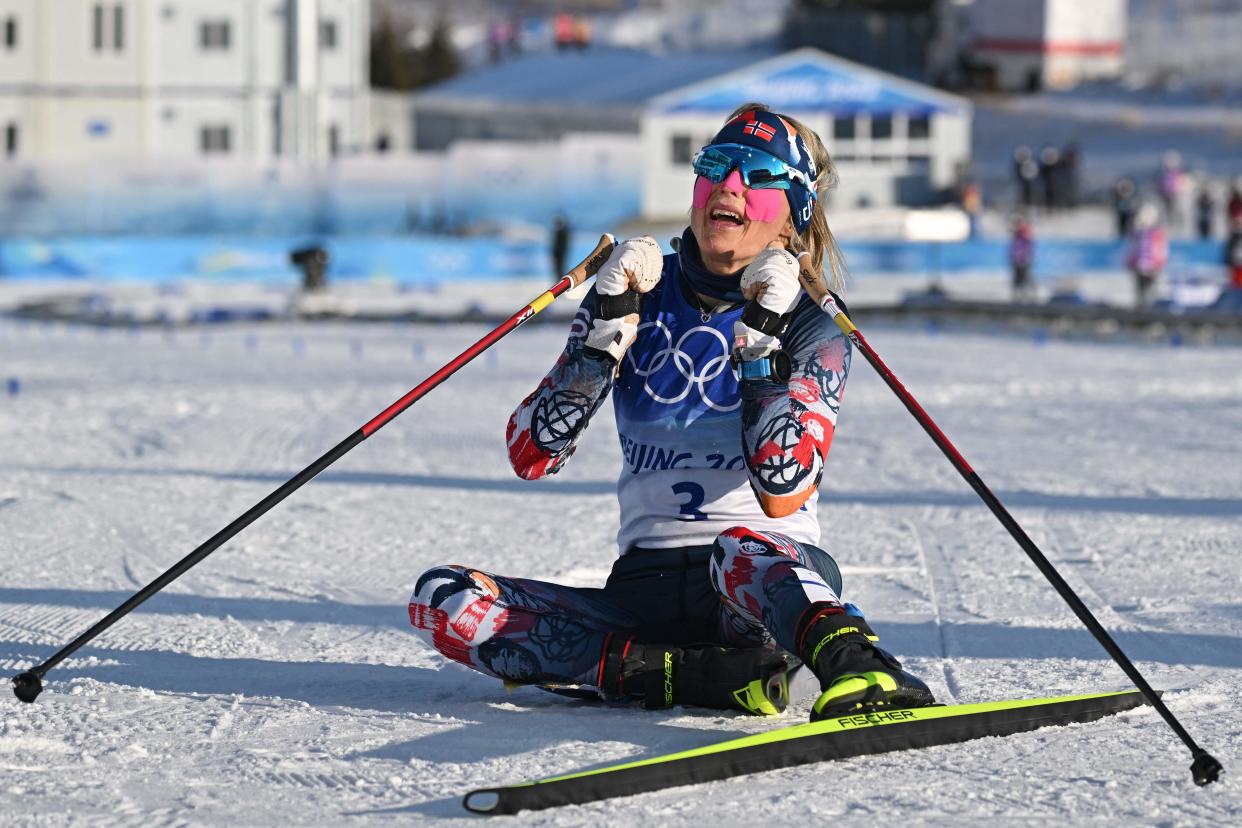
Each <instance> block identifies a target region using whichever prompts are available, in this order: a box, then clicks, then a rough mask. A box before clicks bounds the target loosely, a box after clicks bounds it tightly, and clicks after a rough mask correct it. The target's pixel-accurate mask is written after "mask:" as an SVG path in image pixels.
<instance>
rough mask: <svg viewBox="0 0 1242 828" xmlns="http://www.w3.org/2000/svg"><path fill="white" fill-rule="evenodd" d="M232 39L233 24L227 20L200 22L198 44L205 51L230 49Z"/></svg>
mask: <svg viewBox="0 0 1242 828" xmlns="http://www.w3.org/2000/svg"><path fill="white" fill-rule="evenodd" d="M232 39H233V31H232V26H231V25H230V24H229V21H227V20H204V21H203V22H201V23H199V24H198V45H199V48H200V49H202V50H203V51H205V52H208V51H212V50H219V51H222V52H223V51H228V49H229V46H230V43H231V41H232Z"/></svg>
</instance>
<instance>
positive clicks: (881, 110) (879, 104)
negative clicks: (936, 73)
mask: <svg viewBox="0 0 1242 828" xmlns="http://www.w3.org/2000/svg"><path fill="white" fill-rule="evenodd" d="M417 100H418V102H420V103H423V104H435V105H437V106H440V107H443V106H449V107H453V108H463V109H468V110H480V109H490V110H496V109H502V110H511V109H512V108H513V107H515V106H516V107H529V108H530V110H531V111H532V112H536V113H537V112H540V111H543V112H547V111H551V110H555V109H558V108H561V107H573V108H575V109H581V110H589V109H592V108H593V109H595V110H597V111H609V110H612V111H613V112H614V114H620V113H621V112H622V111H629V112H633V113H637V112H639V111H646V112H655V113H670V114H675V113H696V112H702V113H720V112H729V111H730V110H732V109H734V108H735V107H736V106H737V105H738V104H740V103H743V102H745V101H763V102H764V103H766V104H767V105H768V106H770V107H772V108H773V109H776V110H778V111H785V112H790V113H801V114H807V113H824V114H828V115H836V116H842V115H846V116H848V115H857V114H886V113H894V112H902V113H906V114H909V115H930V114H933V113H941V112H942V113H948V114H969V113H970V111H971V104H970V101H968V100H966V99H965V98H962V97H959V96H957V95H950V94H949V93H947V92H942V91H940V90H939V89H935V88H933V87H930V86H926V85H924V84H921V83H916V82H914V81H909V80H906V79H904V78H899V77H897V76H896V75H891V74H889V73H887V72H881V71H879V70H876V69H872V68H870V67H867V66H863V65H862V64H858V63H854V62H852V61H848V60H845V59H843V58H839V57H836V56H834V55H830V54H828V53H827V52H823V51H820V50H819V49H811V48H805V49H796V50H794V51H791V52H786V53H784V54H780V55H772V54H771V53H770V52H721V53H716V52H698V53H691V54H652V53H649V52H644V51H639V50H635V49H620V48H612V47H591V48H589V49H586V50H583V51H568V52H536V53H530V54H526V55H520V56H518V57H515V58H510V59H508V60H505V61H503V62H501V63H497V64H492V65H489V66H487V67H484V68H481V69H477V70H475V71H472V72H468V73H465V74H462V75H458V76H457V77H455V78H450V79H449V80H446V81H444V82H442V83H439V84H436V85H434V86H432V87H430V88H428V89H427V90H425V91H424V92H422V93H420V94H419V95H418V96H417ZM630 117H633V116H630Z"/></svg>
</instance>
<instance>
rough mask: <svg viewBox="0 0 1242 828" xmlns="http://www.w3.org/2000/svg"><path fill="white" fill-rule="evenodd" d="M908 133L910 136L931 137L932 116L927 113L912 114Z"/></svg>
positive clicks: (908, 123) (907, 129)
mask: <svg viewBox="0 0 1242 828" xmlns="http://www.w3.org/2000/svg"><path fill="white" fill-rule="evenodd" d="M906 135H907V137H909V138H930V137H931V118H928V117H927V116H926V115H919V116H917V117H913V116H912V117H911V118H910V120H909V121H907V125H906Z"/></svg>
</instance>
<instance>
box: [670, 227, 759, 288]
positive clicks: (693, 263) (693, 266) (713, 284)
mask: <svg viewBox="0 0 1242 828" xmlns="http://www.w3.org/2000/svg"><path fill="white" fill-rule="evenodd" d="M677 254H678V259H679V261H680V263H681V272H682V274H683V275H684V276H685V277H686V281H687V282H689V283H690V287H691V288H693V289H694V292H695V293H701V294H703V295H704V296H711V297H714V298H715V299H718V300H720V301H721V302H742V301H744V299H743V297H742V288H741V280H742V271H740V270H739V271H738V272H737V273H731V274H729V275H728V276H719V275H717V274H715V273H712V272H711V271H710V270H708V269H707V266H706V265H705V264H703V257H702V256H701V255H700V253H699V242H698V240H697V239H696V238H695V237H694V231H692V230H691V229H690V228H689V227H687V228H686V232H684V233H682V234H681V247H680V248H679V249H678V251H677Z"/></svg>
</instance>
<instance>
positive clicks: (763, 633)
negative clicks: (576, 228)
mask: <svg viewBox="0 0 1242 828" xmlns="http://www.w3.org/2000/svg"><path fill="white" fill-rule="evenodd" d="M690 296H691V294H690V288H689V283H688V281H686V280H685V279H683V277H682V275H681V266H680V262H679V256H678V254H673V255H670V256H666V257H665V259H664V272H663V275H662V278H661V280H660V282H659V284H658V285H657V286H656V287H655V289H653V290H652V291H651V292H650V293H648V294H647V295H646V296H645V297H644V299H643V303H642V312H641V316H640V322H639V326H638V336H637V339H636V340H635V342H634V344H633V345H632V346H631V347H630V349H629V351H628V352H627V353H626V355H625V356H624V357H623V358H622V361H621V364H620V366H619V367H618V366H617V365H616V364H615V363H614V361H613V360H612V358H611V357H609V356H608V355H607V354H604V353H602V352H599V351H595V350H594V349H590V348H587V347H585V346H584V344H583V340H584V338H585V336H586V333H587V332H588V331H589V330H590V325H591V320H592V309H593V308H594V307H595V297H594V293H593V292H592V293H591V294H588V296H587V297H586V299H585V300H584V301H583V303H582V306H581V307H580V308H579V310H578V315H577V317H576V318H575V321H574V325H573V328H572V329H571V331H570V336H569V341H568V343H567V345H566V347H565V350H564V352H563V353H562V354H561V356H560V358H559V360H558V361H557V363H556V365H555V366H554V367H553V368H552V370H551V372H549V373H548V375H547V376H546V377H545V378H544V379H543V381H542V382H540V383H539V386H538V387H537V388H536V389H535V391H534V392H533V393H532V394H531V395H530V396H529V397H527V398H526V399H525V400H523V402H522V403H521V405H519V406H518V408H517V410H516V411H515V412H514V414H513V416H512V418H511V419H510V421H509V425H508V432H507V441H508V446H509V458H510V461H511V462H512V464H513V467H514V469H515V471H516V472H517V474H518V475H519V476H521V477H523V478H526V479H537V478H540V477H543V476H544V475H548V474H555V473H556V472H557V471H558V470H559V469H560V468H561V467H562V466H563V465H564V464H565V462H566V461H567V460H568V459H569V457H570V456H571V455H572V454H573V452H574V448H575V445H576V444H577V441H578V439H579V438H580V437H581V436H582V433H583V432H584V430H585V429H586V427H587V425H588V423H589V422H590V420H591V418H592V416H593V415H594V414H595V412H596V411H597V410H598V409H599V407H600V406H601V405H602V404H603V402H604V400H605V398H607V397H608V395H609V394H610V393H611V394H612V397H613V406H614V411H615V415H616V422H617V431H618V437H619V439H620V444H621V452H622V458H623V468H622V471H621V475H620V479H619V481H618V486H617V491H618V499H619V501H620V506H621V526H620V529H619V532H618V536H617V541H618V545H619V547H620V552H621V558H620V559H619V560H618V562H617V564H616V566H615V567H614V569H613V572H612V575H611V576H610V577H609V579H608V582H607V584H606V585H605V586H604V587H603V588H602V589H584V588H572V587H565V586H560V585H556V584H549V583H543V582H539V581H531V580H525V579H520V578H508V577H500V576H496V575H489V574H485V573H482V572H478V571H476V570H472V569H469V568H466V567H463V566H459V565H443V566H438V567H434V568H433V569H431V570H429V571H427V572H426V573H424V574H423V576H422V577H421V578H420V579H419V581H418V584H417V586H416V588H415V591H414V595H413V597H412V598H411V602H410V620H411V623H412V624H413V625H414V627H415V628H416V630H418V632H419V633H420V635H422V636H423V637H424V639H425V640H426V641H428V643H430V644H431V645H432V646H434V647H435V648H436V649H437V650H438V651H440V652H441V653H443V654H444V655H446V656H448V657H449V658H452V659H454V660H456V661H458V662H461V663H463V664H466V665H469V666H471V667H474V668H476V669H479V670H482V671H483V672H487V673H489V674H492V675H495V676H499V677H501V678H505V679H509V680H512V681H517V682H523V683H527V682H536V683H574V684H587V685H594V684H596V683H597V680H598V678H597V674H598V670H599V662H600V653H601V650H602V648H603V647H604V646H605V642H606V639H607V637H608V636H609V635H610V634H614V633H623V634H632V635H637V636H639V638H640V640H644V641H646V642H648V643H674V644H675V643H679V642H681V643H689V642H717V643H721V644H726V645H732V646H776V645H779V646H780V647H782V648H784V649H786V650H789V651H791V652H794V653H797V652H798V642H797V640H796V638H797V633H798V620H799V618H801V617H802V615H803V613H804V612H806V610H807V609H808V608H809V607H810V606H811V605H812V604H824V603H827V604H837V603H838V602H839V599H838V595H839V593H840V589H841V584H840V575H839V572H838V570H837V567H836V565H835V563H834V562H833V561H832V558H831V557H830V556H829V555H828V554H827V553H825V552H823V551H822V550H820V549H818V548H817V547H816V546H815V544H817V543H818V542H819V521H818V518H817V516H816V499H815V496H814V495H815V493H816V491H817V488H818V486H819V482H820V478H821V476H822V474H823V468H824V457H825V455H826V454H827V451H828V447H829V445H830V444H831V442H832V436H833V430H834V427H835V425H836V419H837V412H838V410H839V408H840V404H841V392H842V388H843V386H844V383H845V378H846V375H847V373H848V370H849V363H850V354H851V351H850V344H849V341H848V340H847V339H846V338H845V337H844V335H842V334H841V333H840V332H839V330H838V329H837V328H836V326H835V324H834V323H833V322H832V321H831V319H829V317H828V316H827V315H825V314H824V313H822V312H821V311H820V310H819V309H818V308H817V307H816V306H815V305H814V304H813V303H812V302H811V301H810V300H809V299H807V298H806V297H805V296H804V297H803V298H802V300H801V301H800V302H799V304H798V306H797V307H796V308H795V310H794V312H793V314H792V318H791V321H790V324H789V327H788V328H787V330H786V331H785V332H784V334H783V335H782V336H781V341H782V345H783V348H784V349H785V351H786V352H787V353H788V354H789V355H790V357H791V361H792V364H793V374H792V377H791V379H790V381H789V383H788V385H782V384H779V383H776V382H772V381H768V380H747V381H745V382H741V383H739V381H738V379H737V375H736V373H735V372H734V370H733V368H732V366H731V365H730V362H729V354H730V341H731V338H732V330H733V323H734V322H735V321H736V320H737V319H738V318H739V317H740V315H741V312H742V306H741V305H738V306H737V307H735V308H732V309H730V310H724V311H721V312H719V313H713V314H707V313H704V312H702V311H701V310H700V309H699V308H698V307H697V306H696V305H695V304H694V303H693V301H692V299H691V298H690Z"/></svg>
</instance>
